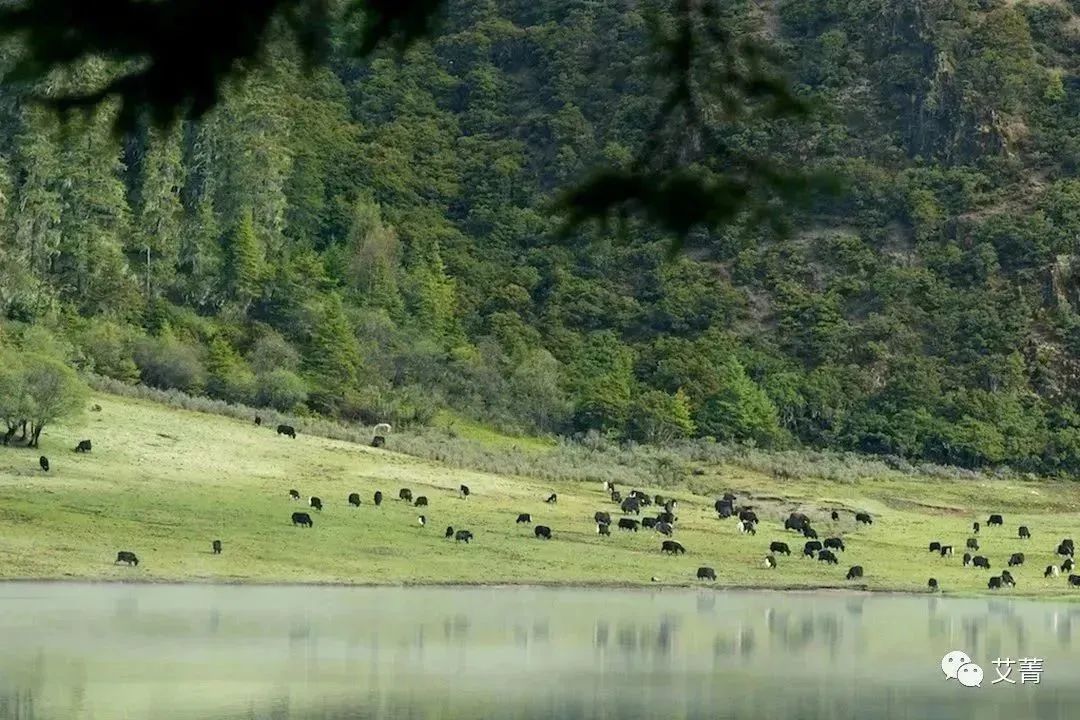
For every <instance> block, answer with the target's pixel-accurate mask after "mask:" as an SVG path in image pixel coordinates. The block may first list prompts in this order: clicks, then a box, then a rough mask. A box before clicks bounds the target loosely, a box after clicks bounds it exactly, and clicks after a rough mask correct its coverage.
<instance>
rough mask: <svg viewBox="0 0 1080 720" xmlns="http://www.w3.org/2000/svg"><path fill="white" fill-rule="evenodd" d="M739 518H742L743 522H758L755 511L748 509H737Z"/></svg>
mask: <svg viewBox="0 0 1080 720" xmlns="http://www.w3.org/2000/svg"><path fill="white" fill-rule="evenodd" d="M739 519H740V520H742V521H743V522H748V523H753V524H755V525H757V523H758V516H757V513H755V512H754V511H753V510H750V509H743V510H740V511H739Z"/></svg>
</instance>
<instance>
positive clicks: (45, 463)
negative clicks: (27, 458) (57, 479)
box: [38, 455, 49, 472]
mask: <svg viewBox="0 0 1080 720" xmlns="http://www.w3.org/2000/svg"><path fill="white" fill-rule="evenodd" d="M38 465H40V466H41V469H42V470H44V471H45V472H49V458H47V457H45V456H44V455H42V456H41V457H39V458H38Z"/></svg>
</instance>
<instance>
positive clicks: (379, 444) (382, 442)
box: [371, 435, 386, 448]
mask: <svg viewBox="0 0 1080 720" xmlns="http://www.w3.org/2000/svg"><path fill="white" fill-rule="evenodd" d="M371 447H373V448H384V447H386V438H385V437H383V436H382V435H376V436H375V437H373V438H371Z"/></svg>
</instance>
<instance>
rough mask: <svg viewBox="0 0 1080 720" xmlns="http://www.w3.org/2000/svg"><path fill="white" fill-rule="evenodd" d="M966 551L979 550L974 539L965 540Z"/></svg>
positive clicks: (977, 543) (977, 542)
mask: <svg viewBox="0 0 1080 720" xmlns="http://www.w3.org/2000/svg"><path fill="white" fill-rule="evenodd" d="M967 549H968V550H978V549H979V541H978V540H976V539H975V538H968V539H967Z"/></svg>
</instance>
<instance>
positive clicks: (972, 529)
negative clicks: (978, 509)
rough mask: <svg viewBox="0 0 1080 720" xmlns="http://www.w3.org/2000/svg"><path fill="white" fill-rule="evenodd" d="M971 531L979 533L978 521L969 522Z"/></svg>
mask: <svg viewBox="0 0 1080 720" xmlns="http://www.w3.org/2000/svg"><path fill="white" fill-rule="evenodd" d="M971 532H973V533H975V534H976V535H978V534H979V523H977V522H974V523H972V524H971Z"/></svg>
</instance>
